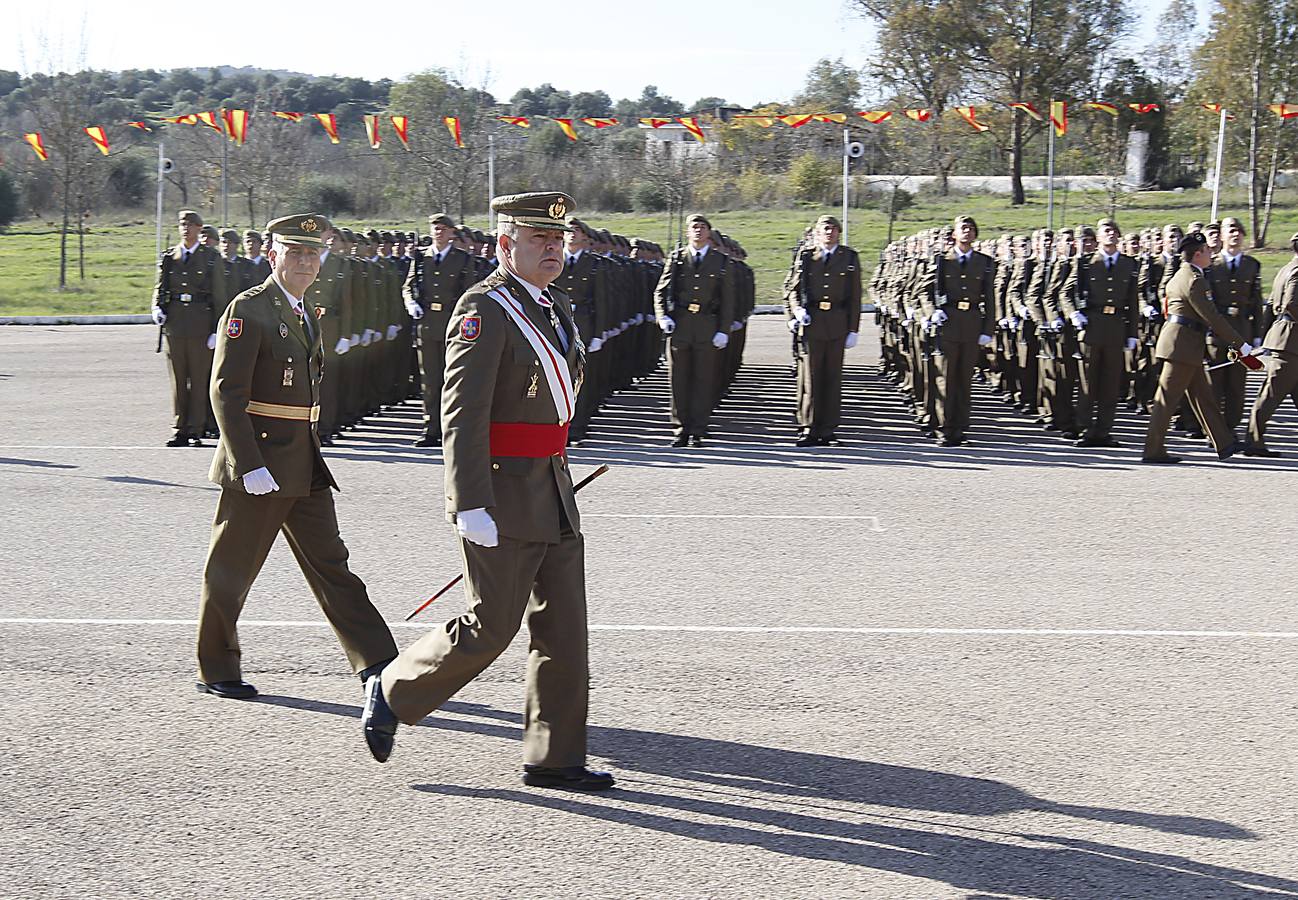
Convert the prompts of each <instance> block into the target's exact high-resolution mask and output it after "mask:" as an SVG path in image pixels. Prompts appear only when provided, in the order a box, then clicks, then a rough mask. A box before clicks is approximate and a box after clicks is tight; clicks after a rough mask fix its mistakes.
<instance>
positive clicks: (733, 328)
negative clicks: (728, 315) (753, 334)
mask: <svg viewBox="0 0 1298 900" xmlns="http://www.w3.org/2000/svg"><path fill="white" fill-rule="evenodd" d="M743 327H744V323H743V322H731V323H730V332H731V333H732V334H733V333H734V332H736V331H738V330H739V329H741V328H743Z"/></svg>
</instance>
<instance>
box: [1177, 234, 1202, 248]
mask: <svg viewBox="0 0 1298 900" xmlns="http://www.w3.org/2000/svg"><path fill="white" fill-rule="evenodd" d="M1207 244H1208V239H1207V238H1206V237H1204V236H1203V232H1202V231H1191V232H1190V233H1189V234H1187V235H1186V236H1185V237H1183V238H1181V246H1180V247H1178V248H1177V252H1178V253H1194V252H1195V251H1197V250H1198V249H1199V248H1200V247H1204V246H1207Z"/></svg>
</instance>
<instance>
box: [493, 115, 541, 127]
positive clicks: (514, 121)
mask: <svg viewBox="0 0 1298 900" xmlns="http://www.w3.org/2000/svg"><path fill="white" fill-rule="evenodd" d="M496 118H497V119H499V120H500V121H502V122H508V123H509V124H510V125H517V126H518V127H519V128H531V127H532V120H531V119H529V118H528V117H527V116H496Z"/></svg>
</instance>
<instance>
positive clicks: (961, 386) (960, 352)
mask: <svg viewBox="0 0 1298 900" xmlns="http://www.w3.org/2000/svg"><path fill="white" fill-rule="evenodd" d="M981 357H982V353H981V351H980V349H979V347H978V343H977V342H976V341H942V355H941V356H939V357H938V358H937V359H938V372H937V426H938V428H937V430H938V431H941V432H942V436H943V437H945V438H950V439H952V440H963V439H964V436H965V432H966V431H967V430H968V429H969V413H970V409H971V407H972V405H973V372H974V368H975V367H976V366H977V365H978V361H979V359H980V358H981Z"/></svg>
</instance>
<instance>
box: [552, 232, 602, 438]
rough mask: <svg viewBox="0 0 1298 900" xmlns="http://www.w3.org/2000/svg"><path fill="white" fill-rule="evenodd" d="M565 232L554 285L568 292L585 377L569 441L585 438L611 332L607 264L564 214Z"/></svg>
mask: <svg viewBox="0 0 1298 900" xmlns="http://www.w3.org/2000/svg"><path fill="white" fill-rule="evenodd" d="M567 224H568V229H569V230H568V231H566V232H564V236H563V257H564V265H563V271H562V272H561V273H560V274H559V277H558V278H556V279H555V280H554V286H555V287H557V288H558V289H559V290H561V291H563V292H564V293H565V294H567V295H568V300H569V302H571V303H572V313H573V318H574V319H575V320H576V322H577V330H578V331H579V332H580V333H581V339H582V341H583V342H584V343H585V345H586V379H585V382H584V383H583V385H582V390H581V396H580V397H578V398H577V413H576V416H575V417H574V418H573V421H572V428H571V429H570V431H569V437H570V439H571V441H572V443H574V444H575V443H578V442H580V441H582V440H584V439H585V438H586V432H587V430H588V429H589V428H590V420H591V417H592V416H593V415H594V413H595V411H596V409H597V408H598V406H599V401H600V400H601V399H602V398H603V396H604V393H605V391H606V390H607V384H608V381H607V376H606V375H605V371H606V369H607V367H606V366H604V365H603V362H604V359H605V356H602V355H600V354H601V351H603V349H604V341H605V335H608V334H611V332H612V323H611V322H610V321H609V313H610V309H611V302H612V301H611V298H610V296H609V281H608V273H609V266H608V264H607V261H606V260H605V259H604V257H602V256H600V255H599V254H597V253H594V252H593V251H592V250H591V236H590V231H591V229H590V226H589V225H587V224H586V223H585V222H583V221H581V220H580V219H578V218H577V217H576V216H569V217H568V223H567Z"/></svg>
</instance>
